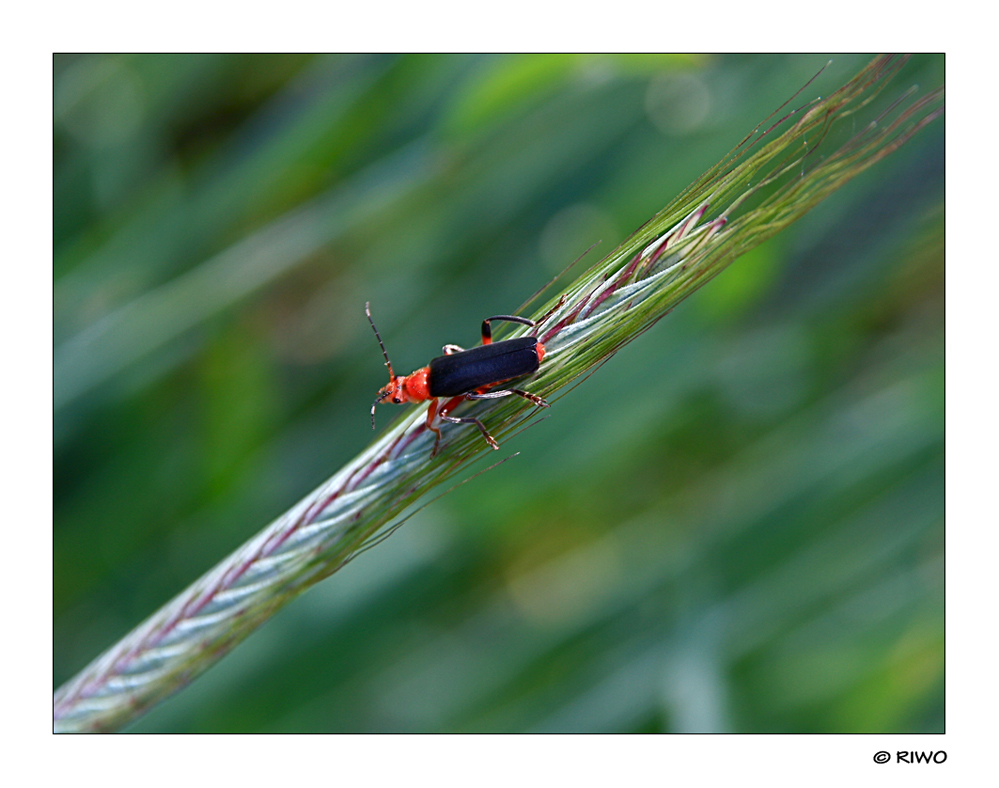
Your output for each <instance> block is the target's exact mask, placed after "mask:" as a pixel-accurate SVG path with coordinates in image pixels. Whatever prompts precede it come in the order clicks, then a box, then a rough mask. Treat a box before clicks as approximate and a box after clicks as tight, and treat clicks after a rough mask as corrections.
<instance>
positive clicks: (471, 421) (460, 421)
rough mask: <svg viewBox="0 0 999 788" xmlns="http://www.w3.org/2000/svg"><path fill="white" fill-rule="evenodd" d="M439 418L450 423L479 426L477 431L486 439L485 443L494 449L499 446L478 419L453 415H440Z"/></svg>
mask: <svg viewBox="0 0 999 788" xmlns="http://www.w3.org/2000/svg"><path fill="white" fill-rule="evenodd" d="M441 418H442V419H443V420H444V421H450V422H451V423H452V424H474V425H475V426H476V427H478V428H479V432H481V433H482V437H483V438H485V439H486V443H488V444H489V445H490V446H492V447H493V448H494V449H498V448H499V444H498V443H497V442H496V439H495V438H493V436H492V435H490V434H489V433H488V432H487V431H486V425H484V424H483V423H482V422H481V421H479V420H478V419H474V418H467V419H459V418H455V417H454V416H441Z"/></svg>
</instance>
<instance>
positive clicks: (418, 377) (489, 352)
mask: <svg viewBox="0 0 999 788" xmlns="http://www.w3.org/2000/svg"><path fill="white" fill-rule="evenodd" d="M364 313H365V314H366V315H367V316H368V322H369V323H371V328H372V330H373V331H374V332H375V337H377V339H378V344H379V345H380V346H381V349H382V355H383V356H385V366H386V367H388V371H389V382H388V385H386V386H383V387H382V388H381V389H380V390H379V391H378V396H377V397H376V398H375V401H374V403H373V404H372V405H371V429H374V428H375V408H376V407H377V406H378V404H379V403H380V402H394V403H396V404H402V403H404V402H424V401H425V400H430V408H429V410H428V411H427V429H428V430H432V431H433V432H434V433H435V434H436V435H437V440H435V441H434V448H433V451H432V452H431V453H430V456H431V457H434V456H435V455H436V454H437V450H438V448H439V446H440V442H441V422H442V421H449V422H451V423H452V424H474V425H475V426H476V427H478V428H479V431H480V432H481V433H482V437H484V438H485V439H486V442H487V443H488V444H489V445H490V446H492V447H493V448H494V449H498V448H499V444H498V443H496V440H495V439H494V438H493V436H492V435H490V434H489V433H488V432H487V431H486V428H485V426H484V425H483V424H482V422H481V421H479V420H478V419H476V418H471V417H469V418H464V419H459V418H456V417H454V416H449V415H448V414H449V413H450V412H451V411H452V410H454V409H455V408H456V407H458V405H459V404H461V403H462V402H464V401H465V400H467V399H470V400H476V399H498V398H499V397H508V396H510V395H511V394H516V395H517V396H520V397H523V398H524V399H529V400H530V401H531V402H533V403H534V404H535V405H538V406H539V407H542V408H547V407H548V403H547V402H545V401H544V400H543V399H541V397H538V396H535V395H534V394H530V393H528V392H526V391H521V390H520V389H513V388H507V389H500V390H498V391H490V390H489V389H491V388H492V387H493V386H496V385H499V384H500V383H503V382H505V381H507V380H511V379H512V378H519V377H522V376H524V375H530V374H532V373H534V372H537V371H538V367H539V366H541V361H542V359H543V358H544V357H545V346H544V345H542V344H541V343H540V342H538V338H537V337H534V336H530V337H518V338H517V339H505V340H503V341H502V342H493V332H492V326H491V325H490V323H491V321H493V320H506V321H508V322H510V323H522V324H523V325H525V326H531V327H532V328H533V327H534V325H535V323H534V321H533V320H529V319H528V318H526V317H518V316H516V315H494V316H493V317H487V318H486V319H485V320H483V321H482V345H481V346H480V347H475V348H472V349H471V350H465V349H463V348H460V347H458V345H445V346H444V355H443V356H438V357H437V358H435V359H432V360H431V361H430V363H429V364H427V366H425V367H423V368H422V369H418V370H416V371H415V372H412V373H410V374H409V375H396V374H395V372H393V371H392V362H391V361H389V357H388V353H387V352H386V351H385V344H384V343H383V342H382V338H381V335H380V334H379V333H378V329H377V328H375V321H374V320H372V319H371V309H370V306H369V305H368V304H365V305H364ZM440 398H444V399H445V402H444V404H443V405H442V404H441V402H440Z"/></svg>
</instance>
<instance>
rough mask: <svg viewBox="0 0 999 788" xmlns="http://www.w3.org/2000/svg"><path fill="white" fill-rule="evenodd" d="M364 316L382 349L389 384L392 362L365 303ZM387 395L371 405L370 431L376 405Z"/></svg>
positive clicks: (381, 395) (392, 377)
mask: <svg viewBox="0 0 999 788" xmlns="http://www.w3.org/2000/svg"><path fill="white" fill-rule="evenodd" d="M364 314H366V315H367V316H368V322H369V323H371V330H372V331H374V332H375V338H376V339H377V340H378V346H379V347H380V348H381V349H382V355H383V356H385V366H386V367H388V371H389V383H391V382H392V381H393V380H395V372H393V371H392V362H391V361H389V357H388V352H387V351H386V350H385V343H384V342H382V335H381V334H379V333H378V329H377V328H375V321H374V320H372V319H371V304H370V303H369V302H367V301H365V302H364ZM387 396H388V394H383V393H381V392H379V393H378V396H377V397H376V398H375V401H374V402H372V403H371V429H374V428H375V408H376V407H377V406H378V403H379V402H381V401H382V400H384V399H385V397H387Z"/></svg>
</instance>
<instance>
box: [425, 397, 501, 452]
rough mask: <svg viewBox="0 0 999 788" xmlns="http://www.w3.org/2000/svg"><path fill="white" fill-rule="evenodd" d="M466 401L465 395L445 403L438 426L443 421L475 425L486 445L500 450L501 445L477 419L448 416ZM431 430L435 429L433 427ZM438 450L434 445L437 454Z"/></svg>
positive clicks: (440, 412)
mask: <svg viewBox="0 0 999 788" xmlns="http://www.w3.org/2000/svg"><path fill="white" fill-rule="evenodd" d="M464 401H465V395H464V394H463V395H461V396H460V397H452V398H451V399H449V400H448V401H447V402H445V403H444V405H443V407H441V409H440V410H439V411H438V412H437V422H438V424H439V423H440V422H441V421H449V422H451V423H452V424H474V425H475V426H476V427H478V428H479V432H481V433H482V437H483V438H485V439H486V443H488V444H489V445H490V446H492V447H493V448H494V449H498V448H499V444H498V443H497V442H496V440H495V439H494V438H493V436H492V435H490V434H489V432H488V431H487V430H486V427H485V425H484V424H483V423H482V422H481V421H479V420H478V419H476V418H471V417H470V418H467V419H459V418H458V417H456V416H448V415H447V414H448V413H449V412H450V411H452V410H454V409H455V408H456V407H458V405H460V404H461V403H462V402H464ZM428 426H429V425H428ZM431 429H433V428H432V427H431ZM437 435H438V436H440V430H439V429H438V430H437ZM436 450H437V449H436V444H435V445H434V452H435V453H436ZM431 456H433V455H431Z"/></svg>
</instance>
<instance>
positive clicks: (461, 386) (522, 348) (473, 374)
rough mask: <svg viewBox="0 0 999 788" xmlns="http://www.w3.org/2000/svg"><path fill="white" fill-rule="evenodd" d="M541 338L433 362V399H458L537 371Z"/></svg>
mask: <svg viewBox="0 0 999 788" xmlns="http://www.w3.org/2000/svg"><path fill="white" fill-rule="evenodd" d="M540 365H541V361H540V360H539V359H538V339H537V337H518V338H517V339H506V340H504V341H502V342H494V343H492V344H491V345H482V346H481V347H473V348H472V349H471V350H463V351H461V352H460V353H452V354H451V355H450V356H438V357H437V358H435V359H433V360H432V361H431V362H430V396H431V397H456V396H458V395H459V394H467V393H468V392H469V391H474V390H475V389H477V388H479V387H480V386H488V385H490V384H492V383H497V382H498V381H501V380H508V379H510V378H517V377H520V376H521V375H530V374H531V373H532V372H537V370H538V367H539V366H540Z"/></svg>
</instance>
